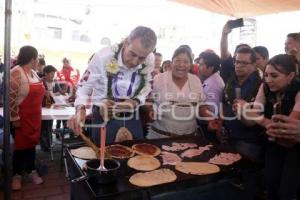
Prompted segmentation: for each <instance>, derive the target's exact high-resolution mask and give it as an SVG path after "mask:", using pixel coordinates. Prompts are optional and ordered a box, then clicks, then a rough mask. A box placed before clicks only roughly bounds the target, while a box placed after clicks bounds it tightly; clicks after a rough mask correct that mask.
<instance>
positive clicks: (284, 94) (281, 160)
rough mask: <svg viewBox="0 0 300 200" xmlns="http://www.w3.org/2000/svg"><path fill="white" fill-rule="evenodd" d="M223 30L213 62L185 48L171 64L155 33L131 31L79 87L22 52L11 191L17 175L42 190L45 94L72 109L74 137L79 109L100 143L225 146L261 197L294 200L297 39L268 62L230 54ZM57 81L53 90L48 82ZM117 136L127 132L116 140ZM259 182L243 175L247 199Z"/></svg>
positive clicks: (258, 55) (245, 49)
mask: <svg viewBox="0 0 300 200" xmlns="http://www.w3.org/2000/svg"><path fill="white" fill-rule="evenodd" d="M231 31H232V29H231V28H230V27H229V26H228V25H227V24H225V26H224V28H223V31H222V37H221V42H220V45H221V46H220V50H221V52H220V56H219V55H218V54H217V53H216V52H214V51H213V50H211V49H207V50H205V51H203V52H201V53H200V54H199V56H198V57H196V58H195V56H194V54H193V52H192V50H191V48H190V47H189V46H188V45H185V44H183V45H181V46H179V47H178V48H177V49H175V50H174V53H173V56H172V58H171V59H170V60H165V61H163V55H162V54H161V53H159V52H157V50H156V49H155V47H156V43H157V37H156V34H155V32H154V31H153V30H152V29H150V28H148V27H144V26H138V27H136V28H135V29H134V30H132V31H131V32H130V34H129V35H128V37H126V38H125V39H124V40H123V41H122V42H121V43H119V44H117V45H114V46H112V47H106V48H104V49H102V50H100V51H98V52H96V53H95V54H94V55H93V56H92V57H91V59H90V60H89V64H88V67H87V69H86V71H85V73H84V74H83V76H82V78H81V79H79V71H78V70H76V69H74V68H73V67H71V66H70V61H69V60H68V59H67V58H64V59H63V67H62V70H61V71H57V69H55V67H53V66H51V65H46V66H45V62H42V61H41V59H40V61H39V59H38V52H37V50H36V49H35V48H34V47H31V46H25V47H22V48H21V49H20V52H19V55H18V59H17V63H16V66H15V67H14V68H13V69H12V70H11V90H10V99H11V101H10V112H11V127H12V130H13V131H12V133H13V135H14V142H15V149H14V154H13V174H14V177H13V185H12V186H13V189H15V190H17V189H21V175H22V174H24V172H26V173H27V174H29V176H30V177H31V178H32V181H33V183H35V184H40V183H42V182H43V180H42V178H41V177H40V176H39V175H38V174H37V173H36V171H35V166H34V160H35V146H36V145H37V144H38V143H39V142H40V145H41V147H42V148H44V149H45V150H47V149H48V148H49V146H47V145H49V144H50V142H49V139H50V138H48V136H49V134H47V133H48V132H49V131H51V130H50V129H52V125H53V124H52V123H53V122H52V121H43V122H42V123H41V107H42V106H45V107H49V106H51V104H53V103H54V98H53V95H55V94H66V93H68V94H71V95H70V98H69V101H70V102H73V101H74V106H75V108H76V113H75V115H74V116H73V117H72V118H71V119H70V120H69V121H68V127H69V128H70V129H72V130H73V132H74V133H75V134H79V133H80V132H81V129H82V128H83V127H82V126H83V124H84V123H85V121H86V116H87V114H86V108H87V107H88V106H91V105H92V116H91V122H90V123H92V124H93V127H92V128H91V130H92V131H91V137H92V139H93V141H94V142H95V143H96V144H98V145H99V141H100V138H99V132H100V127H102V126H106V127H107V137H106V142H107V143H112V142H115V141H119V140H116V138H122V140H128V139H143V138H147V139H155V138H169V137H178V136H189V135H190V136H191V135H198V136H201V137H203V138H205V139H207V140H209V141H210V142H213V143H225V144H226V145H229V146H230V147H231V148H232V149H234V150H235V151H237V152H239V153H240V154H241V155H242V156H244V157H245V158H248V159H249V160H250V161H251V162H253V164H254V165H255V164H260V165H261V164H263V165H264V177H265V178H266V182H265V185H266V190H267V197H268V199H272V200H273V199H275V200H276V199H291V200H292V199H296V198H297V192H298V191H299V183H300V170H299V168H300V145H299V142H300V127H299V124H300V123H299V122H300V82H299V81H300V80H299V61H300V56H299V55H300V33H289V34H287V38H286V41H285V49H284V50H285V53H284V54H279V55H275V56H274V57H272V58H270V59H269V53H268V49H267V47H264V46H256V47H253V48H252V47H250V46H249V45H248V44H240V45H238V46H237V47H236V49H235V51H234V53H233V54H231V53H230V52H229V50H228V35H229V34H230V32H231ZM282 43H284V42H283V41H282ZM38 63H40V65H41V66H42V67H38ZM55 74H56V75H57V80H60V82H56V81H55V80H54V77H55ZM39 76H40V77H39ZM28 108H30V109H28ZM29 115H30V116H35V117H31V118H28V117H26V116H29ZM65 123H66V122H63V124H65ZM95 125H96V126H95ZM41 126H42V127H43V128H42V132H41V130H40V128H41ZM120 128H123V129H124V128H125V129H126V130H128V131H127V132H126V133H124V132H120V131H119V130H120ZM122 134H123V135H122ZM124 134H125V135H124ZM40 137H41V140H40ZM257 176H258V173H257V172H256V171H254V172H253V171H247V172H243V173H242V175H241V183H242V184H243V185H244V187H245V190H244V194H243V197H244V198H245V199H254V196H255V194H256V192H257V189H258V188H257V186H256V185H257V180H258V177H257Z"/></svg>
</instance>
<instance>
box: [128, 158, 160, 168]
mask: <svg viewBox="0 0 300 200" xmlns="http://www.w3.org/2000/svg"><path fill="white" fill-rule="evenodd" d="M127 165H128V166H129V167H131V168H133V169H135V170H138V171H151V170H155V169H157V168H159V167H160V162H159V160H157V159H156V158H154V157H153V156H145V155H139V156H135V157H133V158H130V159H129V160H128V162H127Z"/></svg>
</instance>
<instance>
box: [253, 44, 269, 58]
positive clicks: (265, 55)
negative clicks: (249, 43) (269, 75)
mask: <svg viewBox="0 0 300 200" xmlns="http://www.w3.org/2000/svg"><path fill="white" fill-rule="evenodd" d="M253 50H254V51H255V53H257V54H259V55H260V56H261V57H263V58H264V59H269V51H268V49H267V47H264V46H256V47H253Z"/></svg>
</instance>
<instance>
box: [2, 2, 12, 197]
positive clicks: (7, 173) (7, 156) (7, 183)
mask: <svg viewBox="0 0 300 200" xmlns="http://www.w3.org/2000/svg"><path fill="white" fill-rule="evenodd" d="M11 15H12V0H5V27H4V30H5V33H4V76H3V77H4V80H3V83H4V97H3V98H4V99H3V105H4V109H3V114H4V130H3V131H4V132H3V133H4V134H3V137H4V199H8V200H10V199H11V180H12V161H11V160H12V159H11V157H12V156H11V154H12V152H11V149H10V146H11V145H10V125H9V123H10V113H9V88H10V86H9V79H10V52H11V49H10V48H11V46H10V45H11V43H10V41H11Z"/></svg>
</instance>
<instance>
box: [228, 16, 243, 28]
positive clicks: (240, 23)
mask: <svg viewBox="0 0 300 200" xmlns="http://www.w3.org/2000/svg"><path fill="white" fill-rule="evenodd" d="M227 26H228V27H229V28H230V29H234V28H239V27H242V26H244V20H243V18H239V19H235V20H229V21H228V22H227Z"/></svg>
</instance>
